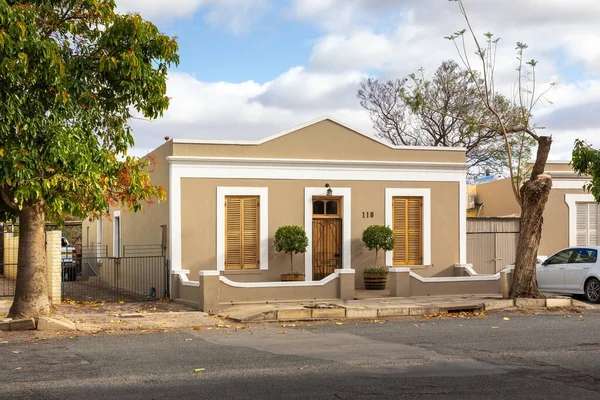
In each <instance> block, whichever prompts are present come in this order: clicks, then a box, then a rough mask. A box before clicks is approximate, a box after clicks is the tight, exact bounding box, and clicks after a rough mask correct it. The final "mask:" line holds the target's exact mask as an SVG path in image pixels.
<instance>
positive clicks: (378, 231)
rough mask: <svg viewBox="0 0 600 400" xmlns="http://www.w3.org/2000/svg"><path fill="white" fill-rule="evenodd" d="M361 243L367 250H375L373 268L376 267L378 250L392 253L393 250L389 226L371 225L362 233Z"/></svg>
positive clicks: (392, 235) (392, 238)
mask: <svg viewBox="0 0 600 400" xmlns="http://www.w3.org/2000/svg"><path fill="white" fill-rule="evenodd" d="M362 241H363V243H364V244H365V247H366V248H367V249H369V250H375V264H374V266H377V253H379V250H383V251H392V250H393V249H394V232H393V231H392V228H390V227H389V226H384V225H371V226H369V227H368V228H366V229H365V230H364V231H363V234H362Z"/></svg>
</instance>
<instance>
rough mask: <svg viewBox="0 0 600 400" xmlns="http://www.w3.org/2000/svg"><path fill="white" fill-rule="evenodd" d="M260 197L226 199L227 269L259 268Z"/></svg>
mask: <svg viewBox="0 0 600 400" xmlns="http://www.w3.org/2000/svg"><path fill="white" fill-rule="evenodd" d="M258 205H259V204H258V197H233V196H228V197H226V201H225V230H226V232H225V235H226V243H225V268H226V269H243V268H258V264H259V259H258V249H259V243H258Z"/></svg>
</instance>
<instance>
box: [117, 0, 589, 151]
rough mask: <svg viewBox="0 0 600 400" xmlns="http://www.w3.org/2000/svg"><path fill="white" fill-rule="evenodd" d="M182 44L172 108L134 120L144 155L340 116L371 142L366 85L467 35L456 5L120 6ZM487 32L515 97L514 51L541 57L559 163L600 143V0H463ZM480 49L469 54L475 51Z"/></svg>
mask: <svg viewBox="0 0 600 400" xmlns="http://www.w3.org/2000/svg"><path fill="white" fill-rule="evenodd" d="M116 2H117V7H118V10H119V11H120V12H138V13H140V14H141V15H142V16H143V17H145V18H146V19H149V20H150V21H152V22H153V23H155V24H156V25H157V26H158V27H159V29H160V30H161V31H162V32H164V33H165V34H168V35H171V36H176V37H177V38H178V43H179V47H180V52H179V54H180V59H181V60H180V64H179V65H178V66H177V67H175V68H172V69H171V70H170V71H169V77H168V84H167V85H168V86H167V87H168V89H167V91H168V96H169V97H170V98H171V105H170V107H169V109H168V110H167V111H166V112H165V115H164V117H162V118H160V119H158V120H155V121H146V120H139V119H134V120H132V127H133V129H134V137H135V142H136V145H135V147H134V149H132V151H131V153H132V154H134V155H143V154H145V153H147V152H148V151H150V150H151V149H153V148H155V147H157V146H159V145H160V144H161V143H162V142H164V137H165V136H169V137H171V138H197V139H222V140H238V139H239V140H256V139H260V138H263V137H267V136H270V135H273V134H276V133H278V132H280V131H283V130H286V129H289V128H292V127H294V126H297V125H300V124H302V123H304V122H307V121H310V120H314V119H316V118H319V117H322V116H325V115H326V116H332V117H335V118H337V119H339V120H341V121H343V122H344V123H346V124H348V125H350V126H352V127H354V128H356V129H358V130H360V131H362V132H364V133H367V134H373V133H374V130H373V128H372V123H371V120H370V118H369V115H368V113H367V112H366V111H364V110H363V109H362V107H361V106H360V103H359V100H358V99H357V97H356V93H357V90H358V89H359V87H360V83H361V82H364V81H365V80H366V79H368V78H369V77H373V78H378V79H384V80H385V79H390V78H402V77H406V76H407V75H408V74H410V73H413V72H415V71H417V70H419V69H420V68H423V70H424V73H425V75H426V76H428V75H429V76H430V75H432V74H433V72H434V71H435V69H436V68H437V67H438V66H439V65H440V63H441V62H442V61H444V60H449V59H455V60H457V61H459V58H458V53H457V51H456V49H455V48H454V46H453V44H452V43H451V42H450V41H448V40H445V39H444V37H445V36H448V35H449V34H451V33H453V32H455V31H458V30H460V29H463V28H465V27H466V24H465V21H464V19H463V17H462V16H461V14H460V12H459V9H458V6H457V3H456V2H452V1H448V0H116ZM464 4H465V7H466V9H467V12H468V15H469V18H470V20H471V22H472V24H473V26H474V28H475V30H476V32H477V33H478V34H480V35H482V34H483V33H484V32H487V31H490V32H493V33H494V34H495V37H500V42H499V44H498V49H497V56H496V82H497V88H498V90H499V91H501V92H502V93H504V94H505V95H507V96H508V97H511V98H512V97H513V93H514V88H515V82H516V77H517V75H516V71H515V68H516V67H517V60H516V53H515V44H516V43H517V42H525V43H527V45H528V46H529V47H528V49H527V50H526V59H535V60H537V61H538V67H537V71H536V77H537V79H536V82H537V83H536V85H537V87H538V90H543V89H544V88H546V87H549V85H550V84H554V86H553V87H552V89H551V90H550V91H549V92H548V93H547V95H546V96H544V98H543V99H541V100H540V102H539V103H538V104H537V106H536V108H535V109H534V111H533V112H534V120H535V122H536V123H537V124H538V125H540V126H543V127H544V128H545V130H544V131H543V134H549V135H552V137H553V148H552V151H551V154H550V157H551V158H552V159H565V160H566V159H569V158H570V152H571V150H572V147H573V142H574V140H575V138H581V139H587V140H588V141H589V142H591V143H593V144H594V145H595V146H600V28H599V27H598V21H600V1H599V0H569V1H566V0H503V1H498V0H464ZM471 51H472V50H471V49H469V52H471Z"/></svg>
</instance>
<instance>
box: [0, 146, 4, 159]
mask: <svg viewBox="0 0 600 400" xmlns="http://www.w3.org/2000/svg"><path fill="white" fill-rule="evenodd" d="M0 157H4V149H2V148H0Z"/></svg>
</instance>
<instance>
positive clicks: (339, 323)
mask: <svg viewBox="0 0 600 400" xmlns="http://www.w3.org/2000/svg"><path fill="white" fill-rule="evenodd" d="M335 324H336V325H344V323H343V322H336V323H335Z"/></svg>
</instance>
